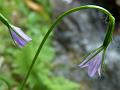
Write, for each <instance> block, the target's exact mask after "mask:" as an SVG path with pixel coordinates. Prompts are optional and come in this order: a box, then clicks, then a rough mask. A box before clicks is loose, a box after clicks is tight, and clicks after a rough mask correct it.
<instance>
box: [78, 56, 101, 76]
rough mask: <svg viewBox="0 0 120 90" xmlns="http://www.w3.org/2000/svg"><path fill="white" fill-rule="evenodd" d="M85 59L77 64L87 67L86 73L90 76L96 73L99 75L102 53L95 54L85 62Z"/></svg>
mask: <svg viewBox="0 0 120 90" xmlns="http://www.w3.org/2000/svg"><path fill="white" fill-rule="evenodd" d="M86 60H87V59H86ZM86 60H84V61H83V62H82V63H81V64H80V65H79V66H80V67H81V68H84V67H87V68H88V75H89V76H90V77H93V76H95V75H97V74H99V76H100V75H101V73H100V71H101V63H102V55H99V54H98V55H96V56H95V57H94V58H92V59H91V60H90V61H88V62H87V63H86Z"/></svg>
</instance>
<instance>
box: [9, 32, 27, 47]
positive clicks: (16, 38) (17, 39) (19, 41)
mask: <svg viewBox="0 0 120 90" xmlns="http://www.w3.org/2000/svg"><path fill="white" fill-rule="evenodd" d="M11 35H12V38H13V39H14V41H15V43H16V44H17V45H18V46H19V47H23V46H25V45H26V43H27V42H26V41H24V40H23V39H22V38H21V37H20V36H18V35H17V34H16V33H15V32H14V31H11Z"/></svg>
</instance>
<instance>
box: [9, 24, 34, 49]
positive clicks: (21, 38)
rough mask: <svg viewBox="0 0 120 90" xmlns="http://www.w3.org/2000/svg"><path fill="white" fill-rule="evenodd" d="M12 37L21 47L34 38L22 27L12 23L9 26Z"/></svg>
mask: <svg viewBox="0 0 120 90" xmlns="http://www.w3.org/2000/svg"><path fill="white" fill-rule="evenodd" d="M9 30H10V34H11V37H12V39H13V41H14V42H15V44H16V45H18V46H19V47H20V48H22V47H23V46H25V45H26V44H27V42H30V41H31V40H32V39H31V38H30V37H28V36H27V35H26V34H25V33H24V32H23V31H22V30H21V28H18V27H16V26H13V25H11V27H10V28H9Z"/></svg>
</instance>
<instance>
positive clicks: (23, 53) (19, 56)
mask: <svg viewBox="0 0 120 90" xmlns="http://www.w3.org/2000/svg"><path fill="white" fill-rule="evenodd" d="M0 2H3V3H0V10H1V12H2V13H4V15H5V16H7V17H9V18H8V19H9V20H12V23H14V24H16V21H14V20H13V19H15V18H10V17H11V16H12V14H13V13H12V11H15V12H16V14H17V15H18V16H19V17H18V20H17V21H19V22H17V24H18V25H19V26H20V27H22V29H23V30H26V31H24V32H26V33H27V34H28V35H29V36H30V37H31V38H32V39H33V40H32V42H30V44H28V45H27V46H26V47H24V48H22V49H18V48H15V47H14V46H13V43H11V40H10V36H9V34H8V33H7V30H6V31H4V30H5V29H6V28H5V27H4V26H1V27H0V33H2V35H1V36H0V42H1V43H2V44H0V49H3V50H2V51H1V53H2V54H3V56H4V57H5V60H6V61H5V63H9V64H10V65H9V66H10V71H9V70H8V73H9V75H8V76H7V77H9V80H10V81H11V82H9V83H10V85H12V88H18V86H19V85H20V83H21V82H22V80H23V79H24V76H25V75H26V72H27V70H28V68H29V66H30V64H31V62H32V59H33V57H34V55H35V53H36V50H37V48H38V46H39V44H40V42H41V40H42V39H43V37H44V35H45V33H46V32H47V30H48V28H49V25H48V23H47V22H46V19H45V17H43V16H42V15H41V14H39V13H36V12H34V11H31V10H30V9H29V8H28V7H27V6H26V5H25V2H23V1H22V0H11V1H9V2H7V1H5V0H0ZM36 2H37V3H38V4H41V5H43V7H45V12H46V13H47V14H46V15H50V11H51V6H50V5H49V2H48V0H36ZM48 17H49V16H48ZM15 20H16V19H15ZM17 24H16V25H17ZM51 36H52V34H51ZM51 36H50V38H49V39H48V40H47V42H46V43H45V45H44V48H43V49H42V52H41V53H40V56H39V58H38V60H37V62H36V63H35V66H34V68H33V69H32V72H31V74H30V77H29V79H28V82H27V84H26V90H79V86H78V84H76V83H74V82H72V81H70V80H68V79H65V78H64V77H59V76H55V75H54V72H53V71H52V70H53V69H54V68H53V67H52V62H53V61H52V60H53V58H54V55H55V52H54V48H53V47H52V44H51V41H52V39H51ZM3 39H4V40H3ZM6 43H7V44H6ZM5 74H6V73H5ZM4 86H5V85H4ZM4 86H3V88H4ZM0 90H3V89H1V88H0Z"/></svg>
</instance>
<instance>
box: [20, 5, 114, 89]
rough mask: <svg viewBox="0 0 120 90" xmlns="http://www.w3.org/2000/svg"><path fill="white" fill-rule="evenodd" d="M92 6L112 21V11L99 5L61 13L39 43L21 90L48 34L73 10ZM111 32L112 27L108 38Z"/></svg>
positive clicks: (88, 6) (88, 7) (83, 7)
mask: <svg viewBox="0 0 120 90" xmlns="http://www.w3.org/2000/svg"><path fill="white" fill-rule="evenodd" d="M91 8H92V9H98V10H100V11H101V12H103V13H105V14H106V15H107V16H109V18H110V21H109V22H112V20H113V19H112V18H111V16H112V15H111V13H110V12H109V11H107V10H106V9H104V8H102V7H99V6H96V5H85V6H80V7H77V8H73V9H71V10H69V11H67V12H65V13H63V14H62V15H60V16H59V17H58V18H57V19H56V21H55V22H54V23H53V24H52V26H51V27H50V29H49V30H48V32H47V33H46V35H45V36H44V38H43V40H42V42H41V43H40V45H39V47H38V49H37V52H36V54H35V56H34V58H33V61H32V64H31V65H30V68H29V70H28V72H27V74H26V76H25V79H24V81H23V83H22V85H21V88H20V90H23V88H24V86H25V83H26V81H27V79H28V77H29V75H30V72H31V70H32V68H33V66H34V64H35V62H36V60H37V57H38V55H39V54H40V51H41V49H42V47H43V45H44V43H45V41H46V40H47V38H48V36H49V35H50V33H51V31H52V30H53V28H54V27H55V26H56V25H57V24H58V23H59V22H60V21H61V20H62V18H63V17H65V16H67V15H68V14H70V13H73V12H76V11H78V10H81V9H91ZM109 32H112V30H111V29H110V30H108V32H107V34H106V35H107V37H106V38H108V37H109V34H110V33H109ZM106 42H107V41H105V42H104V43H106Z"/></svg>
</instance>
